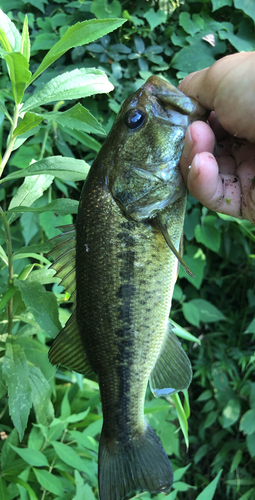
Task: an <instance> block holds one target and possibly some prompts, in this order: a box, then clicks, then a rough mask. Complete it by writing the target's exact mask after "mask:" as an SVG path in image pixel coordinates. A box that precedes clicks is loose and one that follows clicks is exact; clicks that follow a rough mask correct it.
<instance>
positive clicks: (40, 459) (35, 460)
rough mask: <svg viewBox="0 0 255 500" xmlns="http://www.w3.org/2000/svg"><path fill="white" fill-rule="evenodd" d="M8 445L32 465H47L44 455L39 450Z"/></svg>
mask: <svg viewBox="0 0 255 500" xmlns="http://www.w3.org/2000/svg"><path fill="white" fill-rule="evenodd" d="M10 446H11V447H12V449H13V450H15V451H16V453H17V454H18V455H19V456H20V457H21V458H22V459H23V460H24V461H25V462H27V463H28V464H29V465H33V466H34V467H44V466H46V467H47V466H49V464H48V460H47V458H46V456H45V455H44V454H43V453H41V452H40V451H38V450H32V449H31V448H18V447H17V446H13V445H12V444H11V445H10Z"/></svg>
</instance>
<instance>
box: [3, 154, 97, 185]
mask: <svg viewBox="0 0 255 500" xmlns="http://www.w3.org/2000/svg"><path fill="white" fill-rule="evenodd" d="M89 169H90V166H89V165H88V164H87V163H86V162H85V161H83V160H76V159H74V158H65V157H64V156H49V157H48V158H44V159H43V160H39V161H37V162H35V163H33V164H32V165H30V166H29V167H27V168H26V169H24V170H19V171H17V172H13V173H12V174H10V175H7V176H6V177H5V178H4V179H1V180H0V183H2V182H6V181H9V180H12V179H20V178H22V177H27V176H30V175H37V174H49V175H54V177H60V179H64V180H66V181H83V180H85V179H86V177H87V174H88V171H89Z"/></svg>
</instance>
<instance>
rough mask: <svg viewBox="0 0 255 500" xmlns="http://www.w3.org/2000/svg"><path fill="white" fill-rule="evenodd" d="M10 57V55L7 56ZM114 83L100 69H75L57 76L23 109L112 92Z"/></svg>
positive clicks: (33, 96) (29, 99)
mask: <svg viewBox="0 0 255 500" xmlns="http://www.w3.org/2000/svg"><path fill="white" fill-rule="evenodd" d="M6 57H8V56H6ZM111 90H113V85H112V84H111V83H110V82H109V80H108V78H107V76H106V74H105V73H104V72H103V71H101V70H100V69H92V68H91V69H90V68H89V69H85V68H81V69H78V68H77V69H74V70H73V71H66V73H63V74H62V75H59V76H56V78H53V79H52V80H50V81H49V82H48V83H46V84H45V85H44V86H43V87H42V88H41V89H40V90H38V91H37V92H35V93H34V94H33V95H32V96H31V97H29V98H28V99H27V100H26V102H25V104H24V106H23V108H22V111H28V110H29V109H33V108H36V107H38V106H42V105H43V104H47V103H50V102H53V101H61V100H68V99H80V98H81V97H88V96H90V95H93V94H98V93H99V94H102V93H105V92H111Z"/></svg>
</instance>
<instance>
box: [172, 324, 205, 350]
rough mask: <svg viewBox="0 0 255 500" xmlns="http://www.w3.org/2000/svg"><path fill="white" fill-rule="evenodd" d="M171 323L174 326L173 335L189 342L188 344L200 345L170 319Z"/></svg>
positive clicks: (195, 338)
mask: <svg viewBox="0 0 255 500" xmlns="http://www.w3.org/2000/svg"><path fill="white" fill-rule="evenodd" d="M171 323H172V324H173V325H174V328H173V332H174V333H175V335H177V336H178V337H181V338H182V339H185V340H189V341H190V342H196V343H197V344H201V341H200V340H199V339H198V338H197V337H195V336H194V335H192V334H191V333H189V332H188V331H187V330H185V328H183V327H182V326H180V325H178V324H177V323H175V321H173V320H172V319H171Z"/></svg>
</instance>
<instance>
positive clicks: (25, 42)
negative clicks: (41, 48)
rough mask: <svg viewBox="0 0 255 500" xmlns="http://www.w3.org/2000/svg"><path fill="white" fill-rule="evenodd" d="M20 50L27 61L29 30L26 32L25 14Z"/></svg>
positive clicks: (26, 19) (26, 21) (28, 56)
mask: <svg viewBox="0 0 255 500" xmlns="http://www.w3.org/2000/svg"><path fill="white" fill-rule="evenodd" d="M20 52H21V54H23V56H24V57H25V58H26V60H27V61H29V59H30V40H29V32H28V18H27V16H25V19H24V23H23V29H22V36H21V44H20Z"/></svg>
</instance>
